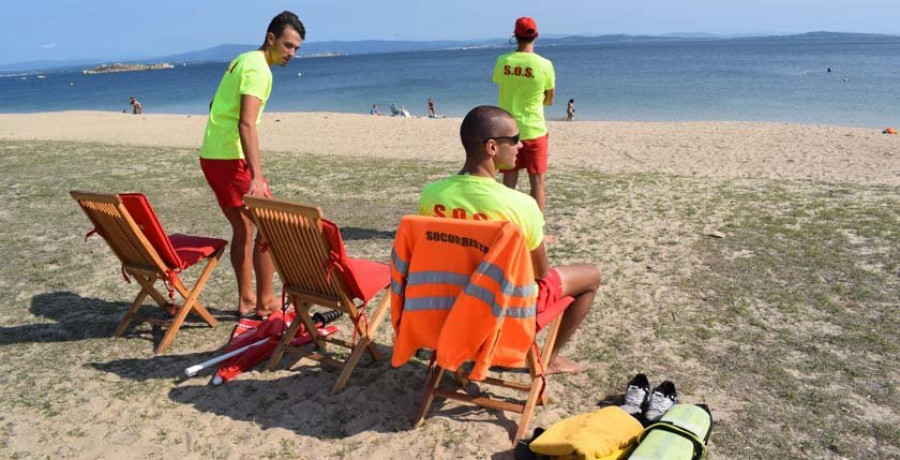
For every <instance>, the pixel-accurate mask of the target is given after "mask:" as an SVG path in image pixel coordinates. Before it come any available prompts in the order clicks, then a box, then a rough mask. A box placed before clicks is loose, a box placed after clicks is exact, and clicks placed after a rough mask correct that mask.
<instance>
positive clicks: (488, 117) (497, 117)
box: [459, 105, 514, 155]
mask: <svg viewBox="0 0 900 460" xmlns="http://www.w3.org/2000/svg"><path fill="white" fill-rule="evenodd" d="M507 119H509V120H514V118H513V116H512V115H510V114H509V112H507V111H506V110H503V109H501V108H500V107H495V106H492V105H479V106H478V107H475V108H474V109H472V110H470V111H469V113H467V114H466V117H465V118H463V121H462V125H461V126H460V127H459V138H460V140H461V141H462V144H463V147H464V148H465V149H466V154H467V155H468V154H470V153H473V152H478V151H479V149H480V146H481V145H483V144H482V143H483V142H484V140H485V139H488V138H491V137H494V136H500V135H506V134H505V133H502V132H499V130H500V129H501V126H503V124H502V123H503V122H502V120H507Z"/></svg>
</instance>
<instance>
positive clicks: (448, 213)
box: [419, 105, 600, 374]
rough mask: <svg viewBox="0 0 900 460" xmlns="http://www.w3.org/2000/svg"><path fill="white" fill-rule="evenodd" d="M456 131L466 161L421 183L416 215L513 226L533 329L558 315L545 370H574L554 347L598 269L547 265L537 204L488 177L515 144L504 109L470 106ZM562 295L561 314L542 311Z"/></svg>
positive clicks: (582, 307) (585, 300)
mask: <svg viewBox="0 0 900 460" xmlns="http://www.w3.org/2000/svg"><path fill="white" fill-rule="evenodd" d="M459 134H460V138H461V140H462V144H463V147H464V148H465V150H466V163H465V164H464V165H463V168H462V170H461V171H460V172H459V174H457V175H455V176H451V177H448V178H446V179H441V180H438V181H435V182H431V183H429V184H427V185H426V186H425V188H424V189H423V190H422V195H421V197H420V198H419V214H421V215H425V216H436V217H447V218H455V219H474V220H508V221H511V222H514V223H516V224H517V225H519V227H521V228H522V233H524V235H525V240H526V241H527V242H528V249H529V250H530V251H531V260H532V262H533V265H534V278H535V280H537V284H538V301H537V312H538V315H539V318H541V319H540V321H539V324H538V327H543V326H545V325H546V324H547V323H549V322H550V321H551V320H553V319H554V318H555V317H556V316H559V314H563V319H562V325H561V327H560V331H559V337H558V338H557V341H556V346H555V347H554V348H553V351H552V352H551V354H550V364H549V365H548V369H547V372H548V373H551V374H553V373H565V372H577V371H578V370H579V366H578V364H577V363H575V362H574V361H572V360H570V359H568V358H565V357H562V356H560V355H559V350H560V349H561V348H562V347H563V346H564V345H565V344H566V342H568V340H569V338H571V336H572V333H574V332H575V329H577V328H578V325H579V324H581V321H582V320H583V319H584V317H585V316H586V315H587V313H588V311H589V310H590V308H591V304H593V302H594V296H596V294H597V289H599V287H600V272H599V271H598V270H597V268H596V267H594V266H593V265H591V264H574V265H566V266H562V267H556V268H550V264H549V261H548V260H547V250H546V248H545V247H544V215H543V213H542V212H541V210H540V208H538V205H537V202H536V201H535V200H534V198H532V197H531V196H529V195H526V194H524V193H522V192H519V191H516V190H514V189H511V188H508V187H506V186H504V185H503V184H500V183H499V182H497V181H496V180H495V179H494V177H495V176H496V175H497V171H498V170H499V169H502V168H506V167H509V166H510V165H512V164H513V163H515V160H516V152H517V151H518V149H519V147H520V144H521V143H520V142H519V132H518V128H517V127H516V121H515V119H513V117H512V115H510V114H509V112H507V111H505V110H503V109H501V108H499V107H494V106H488V105H483V106H479V107H475V108H474V109H472V110H471V111H470V112H469V113H468V114H467V115H466V117H465V119H463V122H462V127H461V128H460V133H459ZM564 296H572V297H574V298H575V301H574V302H572V304H571V305H569V307H568V308H566V309H565V311H564V312H563V311H559V312H547V310H548V309H549V308H551V307H553V306H554V304H555V303H556V300H557V299H559V298H560V297H564ZM542 313H543V314H542ZM548 313H549V314H548Z"/></svg>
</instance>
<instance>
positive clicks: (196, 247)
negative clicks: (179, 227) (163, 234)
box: [169, 233, 228, 268]
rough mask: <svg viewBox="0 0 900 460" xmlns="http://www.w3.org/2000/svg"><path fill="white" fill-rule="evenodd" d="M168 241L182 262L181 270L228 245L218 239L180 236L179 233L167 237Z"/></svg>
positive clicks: (226, 242)
mask: <svg viewBox="0 0 900 460" xmlns="http://www.w3.org/2000/svg"><path fill="white" fill-rule="evenodd" d="M169 241H171V242H172V246H173V247H174V248H175V252H176V253H177V254H178V257H179V258H181V261H182V262H184V266H183V267H181V268H188V267H190V266H191V265H194V264H195V263H197V262H200V261H201V260H203V259H205V258H207V257H209V256H210V255H212V254H213V253H214V252H216V251H218V250H219V249H221V248H223V247H225V245H226V244H228V241H226V240H223V239H219V238H209V237H206V236H193V235H182V234H180V233H173V234H171V235H169Z"/></svg>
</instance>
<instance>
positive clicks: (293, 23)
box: [266, 10, 306, 40]
mask: <svg viewBox="0 0 900 460" xmlns="http://www.w3.org/2000/svg"><path fill="white" fill-rule="evenodd" d="M285 27H291V28H292V29H294V30H296V31H297V33H298V34H300V39H301V40H306V28H305V27H303V23H302V22H300V18H298V17H297V15H296V14H294V13H291V12H290V11H288V10H284V11H282V12H281V13H278V15H276V16H275V17H274V18H272V22H270V23H269V28H268V29H266V33H267V34H269V33H271V34H272V35H274V36H275V38H280V37H281V35H282V34H283V33H284V28H285Z"/></svg>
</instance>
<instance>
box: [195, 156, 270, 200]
mask: <svg viewBox="0 0 900 460" xmlns="http://www.w3.org/2000/svg"><path fill="white" fill-rule="evenodd" d="M200 168H201V169H203V175H204V176H206V182H207V183H208V184H209V186H210V188H212V190H213V193H215V194H216V200H218V201H219V207H222V208H239V207H241V206H243V205H244V195H246V194H247V192H248V191H250V167H249V166H247V161H246V160H243V159H241V160H209V159H206V158H201V159H200ZM263 182H265V183H266V196H269V197H270V196H272V194H271V192H270V191H269V183H268V182H267V181H266V179H265V178H263Z"/></svg>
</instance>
